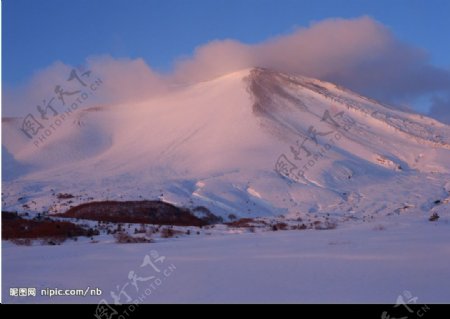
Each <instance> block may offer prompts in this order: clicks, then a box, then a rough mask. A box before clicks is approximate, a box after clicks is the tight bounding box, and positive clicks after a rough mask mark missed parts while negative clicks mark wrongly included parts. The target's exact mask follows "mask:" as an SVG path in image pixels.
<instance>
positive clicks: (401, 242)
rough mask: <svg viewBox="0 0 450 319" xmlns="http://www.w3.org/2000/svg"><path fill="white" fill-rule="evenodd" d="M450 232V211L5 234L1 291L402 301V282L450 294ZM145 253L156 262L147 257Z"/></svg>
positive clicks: (420, 292)
mask: <svg viewBox="0 0 450 319" xmlns="http://www.w3.org/2000/svg"><path fill="white" fill-rule="evenodd" d="M449 242H450V224H449V218H448V216H445V217H444V218H441V219H440V220H439V221H437V222H429V221H428V220H427V219H426V218H420V217H419V216H392V217H390V218H387V219H385V220H384V221H383V222H382V223H378V222H373V223H360V224H351V223H347V224H345V225H343V226H340V227H338V228H337V229H334V230H324V231H319V230H305V231H277V232H262V233H242V234H227V233H223V234H221V235H220V234H216V235H211V236H208V235H200V236H198V237H190V238H179V239H165V240H163V239H161V240H158V241H156V242H155V243H149V244H116V243H113V242H112V241H110V242H108V241H107V240H105V241H101V240H100V242H99V243H96V244H92V243H89V241H88V240H86V241H78V242H71V243H67V244H64V245H61V246H32V247H20V246H15V245H13V244H11V243H9V242H3V280H4V282H3V287H4V288H3V289H4V290H3V296H4V301H5V302H7V303H22V302H27V303H28V302H30V303H47V302H51V303H67V302H69V303H74V302H81V303H98V302H99V301H100V300H102V299H105V300H106V301H107V302H108V303H110V304H114V299H113V298H112V297H111V291H113V292H114V293H115V292H117V291H118V290H117V286H119V288H120V289H122V288H123V287H125V289H124V291H125V293H126V294H122V295H120V296H119V297H120V302H126V301H127V299H128V297H130V298H131V299H133V300H138V302H139V303H169V302H175V303H205V302H206V303H225V302H231V303H245V302H256V303H267V302H283V303H284V302H287V303H297V302H301V303H396V301H397V298H398V297H399V296H401V295H403V294H404V292H405V291H406V292H408V291H409V292H410V293H411V295H412V296H413V297H417V298H418V302H421V303H439V302H449V301H450V272H449V265H450V245H449ZM146 256H147V257H149V258H150V259H148V260H147V261H149V260H151V261H152V262H153V266H154V267H155V268H153V267H152V266H151V265H149V264H145V262H144V260H145V258H146ZM159 257H165V258H162V259H158V258H159ZM143 262H144V263H143ZM141 265H143V267H140V266H141ZM157 270H159V271H160V272H157ZM130 271H134V274H135V275H136V276H137V277H135V278H137V280H136V285H137V287H135V286H133V285H132V280H131V279H129V277H128V276H129V273H130ZM150 277H153V278H152V279H148V278H150ZM131 278H132V277H131ZM10 287H36V288H38V293H37V295H38V296H37V297H10V296H8V295H9V291H8V289H9V288H10ZM87 287H90V288H94V287H98V288H100V289H102V291H103V294H102V296H88V297H52V298H50V297H45V296H39V289H43V288H60V289H86V288H87ZM116 295H118V294H116ZM139 298H140V299H141V300H139ZM387 310H389V309H387Z"/></svg>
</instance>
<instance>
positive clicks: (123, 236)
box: [114, 231, 151, 244]
mask: <svg viewBox="0 0 450 319" xmlns="http://www.w3.org/2000/svg"><path fill="white" fill-rule="evenodd" d="M114 238H115V239H116V243H118V244H137V243H150V242H151V239H149V238H145V237H133V236H130V235H128V233H127V232H123V231H121V232H117V233H115V234H114Z"/></svg>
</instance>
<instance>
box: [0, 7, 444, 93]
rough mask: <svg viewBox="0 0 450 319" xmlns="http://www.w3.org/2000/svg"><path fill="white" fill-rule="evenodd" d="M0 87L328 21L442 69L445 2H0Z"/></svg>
mask: <svg viewBox="0 0 450 319" xmlns="http://www.w3.org/2000/svg"><path fill="white" fill-rule="evenodd" d="M2 4H3V75H2V77H3V82H4V83H5V84H6V85H8V86H9V85H13V86H14V85H16V84H19V83H23V82H25V81H26V80H27V79H28V78H29V77H30V76H31V75H32V74H33V73H34V72H36V71H37V70H39V69H42V68H44V67H47V66H48V65H50V64H52V63H53V62H55V61H58V60H59V61H62V62H64V63H67V64H72V65H77V64H81V63H83V62H84V59H85V58H86V57H88V56H92V55H103V54H109V55H111V56H113V57H130V58H137V57H142V58H143V59H144V60H145V61H146V62H147V63H148V64H149V65H150V66H151V67H152V68H154V69H156V70H160V71H167V70H169V69H170V68H171V66H172V63H173V61H174V60H175V59H176V58H178V57H182V56H186V55H190V54H192V52H193V51H194V49H195V47H197V46H199V45H202V44H205V43H207V42H209V41H211V40H214V39H226V38H232V39H237V40H239V41H241V42H244V43H257V42H260V41H264V40H266V39H267V38H269V37H273V36H276V35H280V34H287V33H289V32H292V31H293V30H294V29H295V28H297V27H302V26H305V27H306V26H308V25H309V24H310V23H311V22H314V21H320V20H323V19H326V18H331V17H340V18H354V17H358V16H361V15H369V16H371V17H373V18H374V19H375V20H377V21H379V22H381V23H383V24H384V25H385V26H387V27H388V28H390V29H391V30H392V31H393V32H394V34H395V35H396V36H397V38H398V39H400V40H401V41H405V42H408V43H410V44H412V45H414V46H417V47H421V48H423V49H425V50H426V51H427V52H428V53H429V54H430V57H431V61H432V63H433V64H435V65H437V66H441V67H445V68H448V67H450V54H449V52H450V41H448V39H449V31H450V19H449V18H448V14H449V12H450V1H447V0H431V1H419V0H408V1H407V0H386V1H382V0H381V1H380V0H377V1H375V0H372V1H365V0H321V1H320V0H319V1H311V0H308V1H303V0H76V1H75V0H40V1H35V0H4V1H2Z"/></svg>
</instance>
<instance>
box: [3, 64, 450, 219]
mask: <svg viewBox="0 0 450 319" xmlns="http://www.w3.org/2000/svg"><path fill="white" fill-rule="evenodd" d="M22 123H23V119H14V118H8V119H5V118H4V119H3V141H2V143H3V146H2V148H3V168H2V169H3V201H4V203H3V204H4V206H3V209H6V210H20V211H24V210H28V209H29V210H32V211H51V212H62V211H64V210H65V209H67V208H65V207H61V206H58V205H59V204H58V203H57V202H55V197H54V194H56V193H70V194H73V195H75V196H79V197H77V198H76V199H74V201H75V202H76V201H79V202H84V201H87V200H88V199H90V200H93V199H94V200H104V199H118V200H125V199H126V200H131V199H135V200H136V199H155V198H160V199H162V200H164V201H167V202H171V203H175V204H177V205H180V206H188V207H189V206H194V205H195V206H198V205H202V206H206V207H208V208H209V209H210V210H211V212H213V213H214V214H216V215H220V216H222V217H224V218H225V219H227V218H229V216H230V214H233V215H235V216H236V217H256V216H279V215H284V216H285V217H289V218H298V217H301V216H303V215H304V214H322V213H323V214H329V216H333V217H335V218H337V219H340V220H348V219H355V218H356V219H365V218H376V216H384V215H388V214H401V213H409V212H416V213H427V214H429V213H431V212H439V211H440V210H443V209H445V207H446V206H447V205H446V203H448V201H449V191H450V183H449V182H448V181H450V127H449V126H447V125H444V124H442V123H440V122H438V121H435V120H433V119H430V118H427V117H425V116H422V115H417V114H412V113H406V112H402V111H398V110H395V109H393V108H390V107H388V106H385V105H382V104H380V103H378V102H376V101H373V100H371V99H368V98H365V97H362V96H360V95H358V94H356V93H353V92H351V91H348V90H346V89H344V88H341V87H339V86H336V85H334V84H331V83H327V82H323V81H319V80H315V79H311V78H307V77H302V76H291V75H286V74H281V73H277V72H274V71H271V70H266V69H260V68H256V69H247V70H243V71H239V72H235V73H232V74H228V75H224V76H222V77H220V78H217V79H214V80H211V81H208V82H202V83H198V84H195V85H190V86H180V87H177V88H174V89H173V90H172V91H171V92H170V93H169V94H165V95H160V96H157V97H154V98H152V99H150V100H147V101H142V102H140V103H131V104H126V105H112V106H102V107H96V108H90V109H80V110H76V111H74V112H73V114H71V115H70V116H68V119H67V120H65V121H64V123H62V124H61V125H60V126H58V127H57V128H56V129H55V130H53V131H52V134H50V136H48V137H43V138H41V139H40V140H39V139H37V138H38V137H39V135H41V134H44V133H43V131H41V132H40V133H39V135H38V136H37V137H35V138H34V139H33V140H30V138H29V137H27V136H26V135H25V134H24V133H23V131H21V130H20V128H21V125H22ZM36 141H38V142H36ZM447 207H448V206H447ZM327 216H328V215H327Z"/></svg>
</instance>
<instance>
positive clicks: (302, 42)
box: [4, 17, 450, 123]
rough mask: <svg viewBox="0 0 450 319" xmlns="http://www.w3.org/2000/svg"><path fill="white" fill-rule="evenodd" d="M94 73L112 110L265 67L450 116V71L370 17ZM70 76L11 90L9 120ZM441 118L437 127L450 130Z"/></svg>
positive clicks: (100, 64)
mask: <svg viewBox="0 0 450 319" xmlns="http://www.w3.org/2000/svg"><path fill="white" fill-rule="evenodd" d="M87 66H88V67H89V68H90V69H92V71H93V72H95V73H96V74H98V75H99V76H100V77H102V78H103V79H104V83H105V85H104V87H103V88H102V92H101V93H99V94H100V96H99V98H100V99H101V100H103V101H106V102H108V103H112V102H124V101H128V100H139V99H144V98H147V97H150V96H152V95H154V94H156V93H160V92H163V91H166V90H168V89H169V87H170V86H171V85H172V84H174V83H179V82H183V83H186V82H187V83H193V82H197V81H203V80H207V79H210V78H214V77H217V76H220V75H222V74H225V73H228V72H232V71H236V70H240V69H243V68H248V67H255V66H261V67H268V68H272V69H275V70H279V71H283V72H289V73H297V74H302V75H307V76H312V77H317V78H320V79H324V80H329V81H332V82H335V83H338V84H340V85H343V86H346V87H349V88H350V89H353V90H355V91H357V92H360V93H362V94H365V95H368V96H370V97H374V98H377V99H380V100H382V101H384V102H387V103H391V104H399V105H400V104H402V105H404V104H408V103H409V102H411V101H414V99H416V98H419V97H421V96H424V95H427V96H435V98H434V100H433V104H432V105H430V106H432V107H431V113H430V114H431V115H435V116H436V115H437V114H441V115H442V114H448V113H450V109H449V105H450V103H448V101H446V100H445V101H444V100H442V98H438V97H437V96H441V95H444V96H446V95H448V96H450V70H448V69H443V68H438V67H436V66H433V65H432V64H431V63H430V59H429V56H428V55H427V53H426V52H425V51H424V50H422V49H420V48H417V47H414V46H411V45H409V44H406V43H403V42H402V41H400V40H399V39H397V38H396V37H395V36H394V34H393V33H392V32H391V31H390V30H389V29H388V28H387V27H385V26H384V25H382V24H380V23H379V22H377V21H375V20H373V19H372V18H370V17H361V18H357V19H349V20H345V19H330V20H325V21H322V22H318V23H314V24H312V25H311V26H310V27H308V28H300V29H297V30H296V31H294V32H293V33H291V34H288V35H282V36H278V37H275V38H272V39H268V40H266V41H264V42H262V43H259V44H254V45H247V44H244V43H241V42H238V41H235V40H231V39H228V40H216V41H212V42H210V43H207V44H205V45H202V46H199V47H198V48H197V49H196V50H195V53H194V54H193V56H191V57H188V58H183V59H180V60H178V61H175V62H174V70H173V72H172V73H171V74H159V73H157V72H155V71H153V70H152V69H151V67H150V66H148V65H147V64H146V63H145V62H144V61H143V60H142V59H135V60H116V59H113V58H111V57H96V58H88V59H87ZM67 69H69V66H66V65H64V64H62V63H55V64H54V65H52V66H50V67H49V68H48V69H46V70H42V71H41V72H38V73H37V74H36V75H35V76H33V78H32V79H31V80H30V82H29V83H28V85H27V86H25V87H22V88H16V89H13V90H11V89H7V91H6V94H5V103H4V105H5V109H6V113H10V111H13V110H14V109H16V110H17V109H20V106H23V105H30V103H37V102H39V99H40V98H42V95H43V94H44V93H45V92H44V90H47V91H48V89H49V88H50V89H51V88H52V86H54V85H55V84H56V83H58V81H59V82H60V81H64V80H65V77H66V76H67V73H66V71H67ZM36 101H37V102H36ZM19 105H20V106H19ZM31 105H32V104H31ZM14 113H16V112H14ZM441 115H440V116H439V118H438V119H440V120H441V121H442V120H447V121H449V123H450V120H449V119H448V117H443V116H441Z"/></svg>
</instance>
